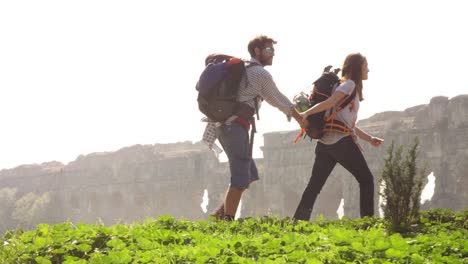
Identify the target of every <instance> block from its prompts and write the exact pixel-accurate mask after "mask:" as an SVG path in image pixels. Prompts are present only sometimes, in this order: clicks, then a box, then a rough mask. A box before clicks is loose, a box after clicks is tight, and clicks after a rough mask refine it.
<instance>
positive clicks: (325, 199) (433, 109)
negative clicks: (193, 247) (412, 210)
mask: <svg viewBox="0 0 468 264" xmlns="http://www.w3.org/2000/svg"><path fill="white" fill-rule="evenodd" d="M358 126H359V127H361V128H362V129H364V130H366V131H368V132H370V133H371V134H373V135H376V136H379V137H382V138H384V139H385V144H384V145H383V146H382V147H380V148H374V147H371V146H369V145H368V144H366V143H364V142H363V143H362V144H361V145H362V146H363V148H364V155H365V157H366V159H367V161H368V164H369V167H370V168H371V170H372V172H373V174H374V177H375V178H376V181H375V182H376V183H377V182H378V180H379V177H380V173H381V169H382V166H383V160H384V156H385V152H386V148H387V147H388V146H389V144H390V143H391V142H392V140H393V141H395V143H397V144H404V145H409V144H411V142H412V140H413V139H414V137H416V136H417V137H419V139H420V141H421V148H420V158H421V160H423V161H426V162H427V167H428V171H429V172H430V171H433V172H434V175H435V176H436V183H435V184H436V187H435V192H434V196H433V198H432V200H431V201H430V202H429V203H426V204H424V207H425V208H435V207H440V208H453V209H455V210H459V209H466V207H467V205H468V191H467V190H466V188H465V187H466V186H468V175H467V174H468V162H467V160H468V137H467V136H466V135H467V134H468V95H460V96H457V97H454V98H452V99H450V100H449V99H448V98H447V97H435V98H433V99H432V100H431V101H430V103H429V104H428V105H420V106H416V107H412V108H409V109H406V110H405V111H402V112H384V113H379V114H376V115H374V116H372V117H371V118H369V119H366V120H362V121H360V122H359V123H358ZM297 133H298V131H290V132H275V133H267V134H265V135H264V147H263V148H262V150H263V154H264V158H263V159H262V160H257V161H256V162H257V165H258V167H259V172H260V175H261V181H260V182H259V183H256V184H254V185H253V186H252V187H251V188H250V190H249V191H248V192H246V196H245V197H244V198H243V207H242V215H244V216H256V215H264V214H267V213H271V214H275V215H279V216H282V217H285V216H292V214H293V212H294V210H295V208H296V206H297V204H298V202H299V199H300V196H301V194H302V192H303V190H304V188H305V185H306V184H307V182H308V180H309V177H310V173H311V168H312V164H313V160H314V157H315V155H314V148H315V144H316V143H315V141H313V142H311V141H309V140H301V141H300V142H299V143H297V144H293V143H292V141H293V139H294V138H295V136H296V135H297ZM228 179H229V171H228V165H227V164H226V163H220V162H218V160H217V158H216V157H215V156H214V155H213V153H212V152H211V151H210V150H208V148H207V147H206V146H205V145H204V144H202V143H196V144H192V143H191V142H183V143H174V144H156V145H145V146H142V145H137V146H132V147H126V148H123V149H120V150H119V151H116V152H109V153H94V154H90V155H86V156H80V157H78V158H77V159H76V160H75V161H73V162H71V163H69V164H67V165H64V164H61V163H58V162H49V163H44V164H41V165H24V166H19V167H17V168H14V169H10V170H2V171H0V190H1V189H2V188H16V190H17V192H16V198H17V199H19V198H20V197H22V196H24V195H26V194H27V193H31V192H33V193H36V194H41V193H45V192H49V194H50V197H51V200H50V204H49V205H48V207H47V208H48V212H47V219H48V221H49V222H50V223H55V222H61V221H65V220H71V221H73V222H78V221H85V222H96V219H98V218H99V219H101V220H102V221H103V222H104V223H113V222H115V221H116V220H119V219H120V220H123V221H126V222H129V221H135V220H143V219H144V218H145V217H155V216H159V215H164V214H171V215H173V216H175V217H177V218H188V219H206V217H207V215H206V214H205V213H203V211H202V209H201V207H200V204H201V203H202V197H203V194H204V190H205V189H207V190H208V193H209V201H210V203H209V205H208V212H210V211H211V210H213V209H214V208H215V207H216V206H217V205H219V203H220V202H221V201H222V198H223V196H224V192H225V190H226V188H227V184H228ZM376 188H378V184H376ZM358 193H359V190H358V185H357V183H356V181H355V179H354V178H353V177H352V176H351V175H350V174H349V173H348V172H347V171H346V170H344V169H343V168H341V167H340V166H337V167H336V168H335V170H334V171H333V172H332V175H331V177H330V178H329V179H328V181H327V183H326V185H325V187H324V189H323V190H322V192H321V194H320V195H319V198H318V200H317V203H316V206H315V208H314V212H313V217H314V216H316V215H318V214H324V215H325V216H326V217H329V218H336V217H337V213H336V211H337V209H338V207H339V205H340V202H341V199H344V214H345V215H346V216H348V217H357V216H358V212H359V207H358V201H359V197H358ZM377 193H378V191H377V189H376V194H377ZM377 199H378V197H376V201H377ZM376 205H377V203H376ZM0 221H1V220H0ZM9 226H10V227H17V225H16V223H14V221H11V220H10V223H9Z"/></svg>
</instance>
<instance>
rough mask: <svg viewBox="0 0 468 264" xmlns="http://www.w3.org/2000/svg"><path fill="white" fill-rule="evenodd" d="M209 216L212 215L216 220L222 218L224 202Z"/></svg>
mask: <svg viewBox="0 0 468 264" xmlns="http://www.w3.org/2000/svg"><path fill="white" fill-rule="evenodd" d="M210 216H213V217H214V218H215V219H216V220H224V204H222V205H221V206H220V207H218V209H216V210H215V211H214V212H213V213H211V214H210Z"/></svg>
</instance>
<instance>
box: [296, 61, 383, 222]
mask: <svg viewBox="0 0 468 264" xmlns="http://www.w3.org/2000/svg"><path fill="white" fill-rule="evenodd" d="M368 72H369V69H368V66H367V59H366V57H364V56H363V55H361V54H360V53H352V54H349V55H348V56H347V57H346V59H345V61H344V63H343V68H342V78H341V81H340V84H339V85H338V87H336V89H335V90H334V92H333V93H332V95H331V96H330V97H329V98H328V99H327V100H325V101H323V102H321V103H318V104H316V105H314V106H313V107H311V108H310V109H308V110H307V111H305V112H302V113H301V116H302V117H303V118H304V120H303V121H304V122H305V126H306V127H307V126H308V124H307V122H308V121H307V117H308V116H310V115H313V114H316V113H320V112H322V111H327V110H330V111H327V115H326V116H327V118H328V121H327V124H329V125H328V126H327V125H326V126H325V127H329V128H330V129H326V130H324V134H323V136H322V137H321V138H320V139H319V140H318V142H317V146H316V148H315V162H314V166H313V169H312V176H311V178H310V180H309V183H308V184H307V187H306V189H305V190H304V193H303V194H302V198H301V201H300V202H299V205H298V207H297V209H296V212H295V214H294V217H293V218H294V219H298V220H307V221H308V220H309V219H310V215H311V213H312V208H313V206H314V203H315V200H316V198H317V196H318V194H319V193H320V191H321V189H322V187H323V185H324V184H325V181H326V180H327V178H328V176H329V175H330V173H331V172H332V170H333V168H334V167H335V165H336V164H337V163H339V164H341V165H342V166H343V167H344V168H345V169H346V170H348V171H349V172H350V173H351V174H352V175H353V176H354V177H355V178H356V180H357V181H358V182H359V189H360V211H361V212H360V213H361V217H364V216H373V215H374V177H373V175H372V173H371V171H370V170H369V167H368V166H367V162H366V160H365V159H364V156H363V154H362V152H361V149H360V146H359V144H358V143H357V138H360V139H362V140H364V141H367V142H369V143H370V144H372V145H373V146H376V147H377V146H380V145H381V144H382V143H383V141H384V140H383V139H380V138H377V137H374V136H371V135H369V134H367V133H366V132H364V131H363V130H361V129H359V128H358V127H357V126H355V124H356V120H357V115H358V110H359V103H360V101H362V100H363V93H362V90H363V89H362V88H363V85H362V81H363V80H367V74H368ZM354 89H356V92H355V93H353V91H354ZM354 94H355V98H354V100H351V101H350V103H349V104H347V105H346V106H344V107H343V108H340V109H337V106H339V105H340V104H341V103H342V102H344V101H345V100H346V99H347V97H349V96H352V95H354ZM334 120H337V121H339V122H338V123H340V124H344V127H341V128H339V129H338V128H337V129H333V127H334V126H333V121H334ZM330 124H331V125H330Z"/></svg>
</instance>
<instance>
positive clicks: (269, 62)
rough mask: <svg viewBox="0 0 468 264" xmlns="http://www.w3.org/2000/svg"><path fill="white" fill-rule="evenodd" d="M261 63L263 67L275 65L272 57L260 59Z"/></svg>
mask: <svg viewBox="0 0 468 264" xmlns="http://www.w3.org/2000/svg"><path fill="white" fill-rule="evenodd" d="M260 63H262V65H263V66H268V65H271V64H273V57H270V58H268V59H267V58H263V57H262V58H261V59H260Z"/></svg>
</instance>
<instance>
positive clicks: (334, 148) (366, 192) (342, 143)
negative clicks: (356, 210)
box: [294, 136, 374, 221]
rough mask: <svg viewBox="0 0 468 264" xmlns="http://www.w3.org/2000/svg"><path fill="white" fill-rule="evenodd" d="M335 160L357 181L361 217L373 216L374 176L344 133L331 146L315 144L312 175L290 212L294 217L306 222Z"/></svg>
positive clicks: (354, 144) (352, 141)
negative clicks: (294, 207) (292, 210)
mask: <svg viewBox="0 0 468 264" xmlns="http://www.w3.org/2000/svg"><path fill="white" fill-rule="evenodd" d="M336 163H339V164H341V166H343V167H344V168H345V169H346V170H348V171H349V172H350V173H351V174H352V175H353V176H354V177H355V178H356V180H357V181H358V182H359V192H360V196H359V197H360V209H361V217H364V216H373V215H374V177H373V176H372V173H371V171H370V170H369V167H368V166H367V162H366V160H365V159H364V156H363V155H362V152H361V150H360V149H359V147H358V146H357V144H356V143H355V142H354V140H353V139H352V138H351V136H347V137H344V138H342V139H341V140H339V141H338V142H336V143H335V144H332V145H325V144H323V143H320V142H318V143H317V147H316V148H315V162H314V167H313V168H312V176H311V177H310V180H309V183H308V184H307V187H306V189H305V190H304V193H303V194H302V198H301V201H300V203H299V206H298V207H297V209H296V213H295V214H294V218H295V219H299V220H307V221H309V219H310V215H311V213H312V208H313V207H314V203H315V199H317V196H318V194H319V193H320V191H321V190H322V187H323V185H324V184H325V181H326V180H327V178H328V176H329V175H330V173H331V172H332V170H333V168H334V167H335V165H336Z"/></svg>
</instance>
